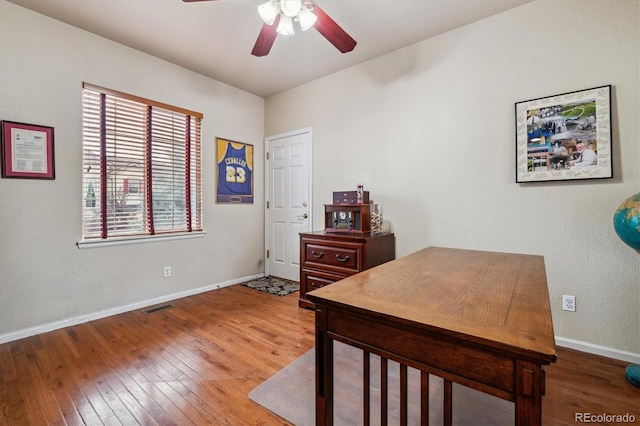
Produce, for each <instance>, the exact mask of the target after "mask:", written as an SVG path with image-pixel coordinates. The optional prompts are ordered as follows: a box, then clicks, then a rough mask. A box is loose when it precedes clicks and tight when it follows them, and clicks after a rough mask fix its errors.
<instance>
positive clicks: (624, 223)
mask: <svg viewBox="0 0 640 426" xmlns="http://www.w3.org/2000/svg"><path fill="white" fill-rule="evenodd" d="M613 227H614V228H615V230H616V234H618V237H620V239H621V240H622V241H623V242H624V243H625V244H627V245H628V246H629V247H631V248H633V249H635V250H638V251H640V192H638V193H637V194H636V195H632V196H631V197H629V198H627V199H626V200H624V202H623V203H622V204H620V207H618V209H617V210H616V212H615V213H614V215H613Z"/></svg>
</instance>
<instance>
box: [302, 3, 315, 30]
mask: <svg viewBox="0 0 640 426" xmlns="http://www.w3.org/2000/svg"><path fill="white" fill-rule="evenodd" d="M317 20H318V17H317V16H316V15H315V14H314V13H313V12H311V11H310V10H309V9H308V8H306V7H303V8H302V9H301V10H300V13H299V14H298V22H299V23H300V28H301V29H302V31H307V30H308V29H309V28H311V27H313V24H315V23H316V21H317Z"/></svg>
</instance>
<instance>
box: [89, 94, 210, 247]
mask: <svg viewBox="0 0 640 426" xmlns="http://www.w3.org/2000/svg"><path fill="white" fill-rule="evenodd" d="M82 110H83V127H82V134H83V143H82V146H83V160H82V161H83V165H82V166H83V188H82V191H83V215H82V217H83V221H82V236H83V239H85V240H90V239H103V240H104V239H109V238H112V237H123V236H141V235H144V236H150V235H159V234H162V235H167V234H169V233H185V232H192V231H201V230H202V182H201V147H200V145H201V141H200V138H201V136H200V122H201V119H202V114H200V113H195V112H192V111H188V110H184V109H181V108H177V107H172V106H170V105H166V104H161V103H158V102H154V101H149V100H146V99H143V98H139V97H136V96H132V95H127V94H124V93H121V92H117V91H113V90H110V89H105V88H101V87H98V86H94V85H91V84H88V83H85V84H84V86H83V103H82Z"/></svg>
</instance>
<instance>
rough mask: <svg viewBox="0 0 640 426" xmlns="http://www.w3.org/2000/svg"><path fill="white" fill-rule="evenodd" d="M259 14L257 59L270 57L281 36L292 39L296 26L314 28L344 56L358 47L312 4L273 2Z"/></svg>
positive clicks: (309, 0)
mask: <svg viewBox="0 0 640 426" xmlns="http://www.w3.org/2000/svg"><path fill="white" fill-rule="evenodd" d="M182 1H184V2H187V3H190V2H196V1H215V0H182ZM258 14H259V15H260V17H261V18H262V20H263V21H264V25H263V26H262V29H261V30H260V34H258V39H257V40H256V44H255V45H254V46H253V50H252V51H251V54H252V55H254V56H266V55H268V54H269V51H270V50H271V46H273V43H274V42H275V41H276V37H277V36H278V34H283V35H292V34H293V33H294V29H293V22H298V23H299V24H300V28H301V29H302V30H303V31H306V30H308V29H309V28H311V27H314V28H315V29H316V30H317V31H318V32H319V33H320V34H322V36H323V37H324V38H326V39H327V40H329V42H330V43H331V44H333V45H334V46H335V47H336V48H337V49H338V50H339V51H340V52H342V53H347V52H351V51H352V50H353V49H354V48H355V47H356V41H355V40H354V39H353V38H352V37H351V36H350V35H349V34H347V32H346V31H345V30H343V29H342V27H340V25H338V24H337V23H336V22H335V21H334V20H333V19H331V18H330V17H329V15H327V14H326V13H325V12H324V11H323V10H322V9H320V7H318V5H317V4H315V3H314V2H313V1H312V0H269V1H267V2H266V3H264V4H261V5H260V6H258Z"/></svg>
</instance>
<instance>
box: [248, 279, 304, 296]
mask: <svg viewBox="0 0 640 426" xmlns="http://www.w3.org/2000/svg"><path fill="white" fill-rule="evenodd" d="M242 285H243V286H245V287H249V288H253V289H255V290H259V291H262V292H264V293H269V294H275V295H276V296H286V295H287V294H289V293H293V292H294V291H298V290H300V284H298V283H296V282H293V281H286V280H281V279H279V278H275V277H263V278H259V279H257V280H253V281H247V282H246V283H242Z"/></svg>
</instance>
